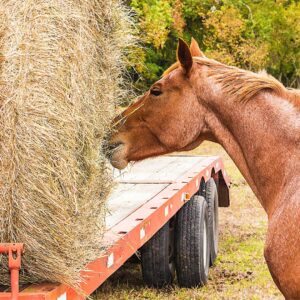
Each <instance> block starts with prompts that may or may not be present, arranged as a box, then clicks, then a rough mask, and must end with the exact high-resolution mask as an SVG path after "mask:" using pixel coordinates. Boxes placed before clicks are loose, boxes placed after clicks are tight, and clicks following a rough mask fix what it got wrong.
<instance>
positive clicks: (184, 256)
mask: <svg viewBox="0 0 300 300" xmlns="http://www.w3.org/2000/svg"><path fill="white" fill-rule="evenodd" d="M175 254H176V255H175V257H176V260H175V262H176V272H177V279H178V283H179V285H180V286H183V287H195V286H203V285H205V284H206V282H207V279H208V270H209V262H210V249H209V239H208V211H207V202H206V201H205V199H204V197H202V196H197V195H196V196H193V197H192V199H191V200H190V201H188V202H187V203H186V204H185V205H184V206H183V207H182V208H181V209H180V211H179V212H178V213H177V217H176V225H175Z"/></svg>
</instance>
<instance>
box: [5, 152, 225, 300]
mask: <svg viewBox="0 0 300 300" xmlns="http://www.w3.org/2000/svg"><path fill="white" fill-rule="evenodd" d="M210 177H214V178H215V179H218V181H219V185H218V192H219V205H220V206H224V207H225V206H229V194H228V186H229V179H228V176H227V174H226V172H225V170H224V166H223V162H222V160H221V159H220V158H218V157H212V156H207V157H206V156H181V155H173V156H162V157H158V158H154V159H148V160H145V161H142V162H139V163H136V164H134V165H132V166H131V167H129V168H127V169H126V170H125V171H123V172H122V173H121V174H119V173H118V171H115V180H116V181H117V182H118V185H117V186H116V188H115V190H114V191H113V193H112V195H111V196H110V198H109V199H108V212H107V217H106V225H107V231H106V233H105V236H104V242H105V245H106V251H105V253H104V254H103V255H102V256H101V257H99V258H98V259H97V260H95V261H92V262H90V263H89V264H88V266H87V269H88V271H82V278H83V280H84V282H83V283H82V288H83V290H84V291H85V293H86V294H88V295H90V294H91V293H92V292H93V291H94V290H95V289H96V288H97V287H99V286H100V285H101V284H102V283H103V282H104V281H105V280H106V279H107V278H108V277H109V276H110V275H111V274H112V273H114V272H115V271H116V270H117V269H118V268H119V267H120V266H121V265H122V264H123V263H124V262H125V261H126V260H127V259H128V258H129V257H131V256H132V255H133V254H134V253H135V252H136V251H137V250H138V249H139V248H140V247H141V246H142V245H143V244H144V243H145V242H147V241H148V240H149V239H150V238H151V237H152V236H153V235H154V234H155V233H156V232H157V231H158V230H159V229H160V228H161V227H162V226H163V225H164V224H165V223H166V222H167V221H168V220H169V219H170V218H172V217H173V216H174V215H175V214H176V212H177V211H178V210H179V209H180V207H181V206H182V205H183V204H184V203H185V202H186V201H188V200H189V199H190V197H191V196H192V195H193V194H195V193H196V192H197V191H198V190H199V188H200V184H201V182H202V181H203V182H205V181H207V180H208V179H209V178H210ZM25 248H26V245H25ZM20 290H21V292H20V294H19V298H18V299H27V300H28V299H31V300H42V299H43V300H46V299H47V300H50V299H59V300H66V299H68V300H69V299H83V297H82V296H80V295H78V294H77V293H76V292H75V291H73V290H72V289H70V288H69V287H66V286H64V285H61V284H49V283H41V284H35V285H27V286H25V287H20ZM2 299H11V294H10V292H9V290H3V289H2V291H1V292H0V300H2Z"/></svg>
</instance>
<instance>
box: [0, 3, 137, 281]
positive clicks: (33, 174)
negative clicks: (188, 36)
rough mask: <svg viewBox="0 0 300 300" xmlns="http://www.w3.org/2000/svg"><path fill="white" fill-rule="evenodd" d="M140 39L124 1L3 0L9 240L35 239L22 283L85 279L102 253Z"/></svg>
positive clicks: (1, 186)
mask: <svg viewBox="0 0 300 300" xmlns="http://www.w3.org/2000/svg"><path fill="white" fill-rule="evenodd" d="M131 42H132V39H131V35H130V22H129V18H128V14H127V12H126V10H125V9H124V7H123V6H122V5H121V1H120V0H89V1H85V0H52V1H48V0H0V242H24V243H25V244H26V253H25V255H24V256H23V258H22V274H21V282H35V281H37V280H46V281H52V282H61V283H65V284H68V285H71V286H76V284H77V283H78V281H79V273H78V271H79V270H81V269H82V268H84V266H85V265H86V263H87V262H88V261H90V260H93V259H94V258H96V257H97V256H98V255H99V253H100V248H101V247H100V246H101V237H102V236H101V234H102V233H103V227H104V215H105V199H106V198H107V195H108V193H109V191H110V189H111V182H112V180H111V176H110V172H109V171H108V170H107V167H106V165H105V158H104V156H103V154H101V141H102V140H103V137H104V135H105V133H106V130H107V128H108V127H109V123H110V122H111V118H112V115H113V113H114V109H115V105H116V101H117V100H118V99H119V98H120V96H122V93H124V89H123V88H121V86H122V71H123V69H124V59H123V58H124V56H123V54H124V52H123V50H124V49H126V47H127V46H128V45H129V43H131ZM6 265H7V262H6V260H5V258H4V257H2V258H1V260H0V268H1V269H2V270H3V267H4V266H6ZM0 282H1V284H3V283H5V284H7V283H9V277H8V273H7V272H3V271H2V273H0Z"/></svg>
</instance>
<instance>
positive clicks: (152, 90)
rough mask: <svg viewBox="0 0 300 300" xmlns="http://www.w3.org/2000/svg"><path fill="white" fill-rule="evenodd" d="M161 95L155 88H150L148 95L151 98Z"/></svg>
mask: <svg viewBox="0 0 300 300" xmlns="http://www.w3.org/2000/svg"><path fill="white" fill-rule="evenodd" d="M161 93H162V91H161V90H160V89H159V88H157V87H155V88H152V89H151V90H150V94H151V95H153V96H159V95H160V94H161Z"/></svg>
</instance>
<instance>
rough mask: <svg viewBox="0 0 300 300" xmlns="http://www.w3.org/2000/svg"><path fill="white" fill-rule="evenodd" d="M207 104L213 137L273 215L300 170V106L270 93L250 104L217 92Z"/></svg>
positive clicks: (259, 96)
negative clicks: (294, 175) (293, 177)
mask: <svg viewBox="0 0 300 300" xmlns="http://www.w3.org/2000/svg"><path fill="white" fill-rule="evenodd" d="M209 106H210V113H208V116H207V124H208V126H209V128H210V130H211V132H212V136H213V137H214V139H215V140H216V141H217V142H219V143H220V144H221V145H222V146H223V147H224V148H225V149H226V150H227V152H228V153H229V155H230V156H231V157H232V159H233V160H234V161H235V163H236V165H237V166H238V168H239V169H240V170H241V172H242V173H243V175H244V176H245V178H246V180H247V181H248V183H249V184H250V186H251V187H252V189H253V191H254V192H255V194H256V195H257V197H258V198H259V200H260V201H261V203H262V205H263V207H264V208H265V210H266V211H267V213H268V214H269V215H270V214H272V212H273V210H274V209H275V207H276V206H277V205H279V203H280V201H281V198H282V197H283V196H282V195H281V194H282V191H283V190H284V187H285V185H286V184H287V182H288V180H289V177H290V176H291V173H292V172H293V171H296V172H297V171H298V172H299V171H300V170H299V168H300V166H299V156H300V152H299V139H300V134H299V132H300V120H299V111H297V109H296V108H295V107H294V106H293V105H292V104H291V103H289V102H288V101H286V100H284V99H279V98H278V97H276V96H274V95H272V94H270V93H267V92H262V93H260V95H258V96H256V99H252V100H250V101H249V102H248V103H246V104H242V103H237V102H234V101H233V100H230V99H229V98H226V96H225V97H224V95H223V96H222V95H217V97H215V99H213V100H212V101H210V105H209ZM295 169H296V170H295Z"/></svg>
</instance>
